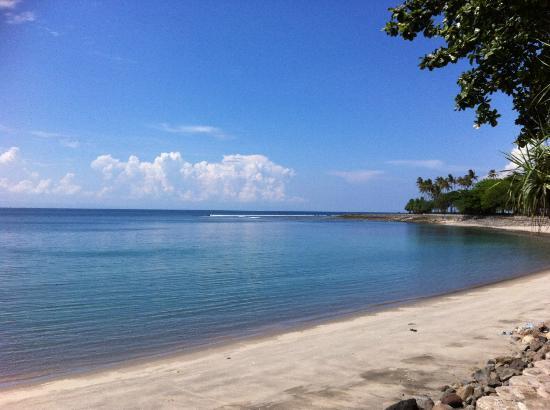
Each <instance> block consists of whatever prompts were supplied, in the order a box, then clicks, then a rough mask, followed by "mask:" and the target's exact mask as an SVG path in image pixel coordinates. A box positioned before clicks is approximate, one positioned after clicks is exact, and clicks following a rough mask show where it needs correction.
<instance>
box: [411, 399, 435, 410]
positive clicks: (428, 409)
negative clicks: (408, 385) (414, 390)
mask: <svg viewBox="0 0 550 410" xmlns="http://www.w3.org/2000/svg"><path fill="white" fill-rule="evenodd" d="M414 399H415V400H416V405H417V406H418V408H419V409H421V410H432V409H433V407H434V401H433V400H432V399H431V398H430V397H428V396H415V397H414Z"/></svg>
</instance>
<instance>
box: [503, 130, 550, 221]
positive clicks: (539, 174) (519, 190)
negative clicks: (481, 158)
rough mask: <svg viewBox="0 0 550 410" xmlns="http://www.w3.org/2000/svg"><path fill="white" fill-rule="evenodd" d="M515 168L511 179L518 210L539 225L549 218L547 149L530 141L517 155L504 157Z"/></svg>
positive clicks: (544, 144)
mask: <svg viewBox="0 0 550 410" xmlns="http://www.w3.org/2000/svg"><path fill="white" fill-rule="evenodd" d="M507 158H508V160H509V161H511V162H512V163H513V164H514V165H515V166H516V169H515V170H514V171H513V173H512V176H511V179H512V184H513V191H512V192H513V193H514V199H515V201H516V206H517V208H518V209H519V210H520V211H521V212H523V213H524V214H525V215H528V216H531V217H532V218H534V220H535V221H536V222H537V223H538V224H539V226H540V225H541V224H542V223H544V222H548V217H550V146H549V144H548V140H546V141H540V140H531V141H530V142H529V144H527V145H526V146H525V148H524V149H522V150H519V152H518V153H512V154H509V155H508V156H507Z"/></svg>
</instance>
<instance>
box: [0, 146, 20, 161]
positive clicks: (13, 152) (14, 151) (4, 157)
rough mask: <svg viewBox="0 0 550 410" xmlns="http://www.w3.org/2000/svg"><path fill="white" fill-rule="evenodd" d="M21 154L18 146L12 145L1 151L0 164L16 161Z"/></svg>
mask: <svg viewBox="0 0 550 410" xmlns="http://www.w3.org/2000/svg"><path fill="white" fill-rule="evenodd" d="M18 154H19V148H18V147H11V148H10V149H8V150H7V151H5V152H2V153H0V165H2V164H7V163H10V162H14V161H15V160H16V159H17V156H18Z"/></svg>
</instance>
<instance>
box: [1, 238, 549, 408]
mask: <svg viewBox="0 0 550 410" xmlns="http://www.w3.org/2000/svg"><path fill="white" fill-rule="evenodd" d="M488 229H490V228H488ZM511 233H512V234H525V233H524V232H517V231H515V232H511ZM546 274H550V265H549V266H548V267H546V268H544V269H542V270H536V271H531V272H522V273H520V274H517V275H514V276H511V277H508V278H504V279H499V280H497V281H493V282H483V283H479V284H475V285H473V286H469V287H463V288H458V289H455V290H452V291H448V292H442V293H434V294H429V295H425V296H418V297H411V298H406V299H401V300H394V301H388V302H382V303H378V304H372V305H369V306H366V307H363V308H358V309H349V310H347V311H340V312H338V313H335V314H328V313H327V314H326V315H324V316H322V317H321V316H319V317H316V318H310V319H303V320H296V321H293V322H285V323H281V324H278V325H275V324H273V325H266V326H264V327H261V328H258V329H256V330H254V331H253V332H251V333H248V334H245V335H242V336H238V335H236V334H234V335H226V336H224V337H222V338H220V339H221V340H218V341H215V342H211V343H202V344H201V343H199V344H196V345H192V346H188V347H183V346H182V347H175V348H173V349H170V350H167V351H164V352H155V353H153V352H150V353H148V354H147V353H146V354H144V355H142V356H139V357H130V358H126V359H121V360H116V361H113V362H111V363H105V364H99V365H96V366H88V367H83V368H80V369H73V370H69V371H67V372H65V373H58V374H52V375H44V376H38V377H35V378H24V375H23V377H22V378H21V379H20V380H15V381H0V395H1V394H2V393H3V392H9V391H12V390H19V389H24V388H32V387H36V386H40V385H42V384H47V383H52V382H56V381H59V380H66V379H73V378H81V377H87V376H91V375H94V374H99V373H103V372H108V371H117V370H121V369H125V368H129V367H134V366H140V365H144V364H154V363H156V362H164V361H170V360H179V359H185V358H186V357H188V356H193V355H196V354H203V353H204V354H206V353H208V352H213V351H217V350H219V349H223V348H227V347H231V346H232V345H239V344H246V343H253V342H261V341H265V340H269V339H271V338H276V337H279V336H282V335H285V334H287V333H294V332H304V331H308V330H311V329H315V328H317V327H319V326H324V325H330V324H337V323H340V322H346V321H352V320H354V319H358V318H362V317H367V316H371V315H375V314H377V313H381V312H385V311H391V310H396V309H397V310H398V309H400V308H407V307H414V306H417V305H421V304H423V303H430V302H437V300H438V299H441V298H446V297H453V296H460V295H463V294H466V293H468V292H471V291H475V290H483V289H485V288H491V287H493V286H497V285H502V284H507V283H514V282H519V281H522V280H527V279H529V278H531V277H538V276H545V275H546ZM2 384H4V386H2ZM0 403H1V401H0Z"/></svg>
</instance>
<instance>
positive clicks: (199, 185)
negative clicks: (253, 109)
mask: <svg viewBox="0 0 550 410" xmlns="http://www.w3.org/2000/svg"><path fill="white" fill-rule="evenodd" d="M91 167H92V169H94V170H96V171H98V172H100V173H101V175H102V177H103V181H104V185H103V187H102V189H101V191H100V193H101V194H102V195H107V194H110V193H114V192H118V193H124V192H126V193H127V194H130V195H132V196H134V197H143V196H161V195H162V196H172V197H174V198H177V199H180V200H184V201H204V200H208V199H216V200H225V201H237V202H251V201H256V200H261V201H283V200H285V199H287V198H286V194H285V184H286V182H287V181H288V179H289V178H291V177H292V176H293V175H294V171H293V170H292V169H289V168H285V167H283V166H281V165H278V164H276V163H274V162H272V161H271V160H269V158H267V157H265V156H263V155H240V154H235V155H225V156H224V157H223V159H222V160H221V161H220V162H207V161H201V162H197V163H191V162H187V161H185V160H184V159H183V158H182V156H181V154H180V153H179V152H169V153H161V154H160V155H158V156H157V157H156V158H155V159H154V160H153V161H152V162H148V161H141V160H140V159H139V158H138V157H137V156H135V155H132V156H130V157H129V158H128V161H121V160H119V159H117V158H113V157H112V156H111V155H109V154H106V155H100V156H99V157H97V158H96V159H95V160H94V161H92V163H91Z"/></svg>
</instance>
